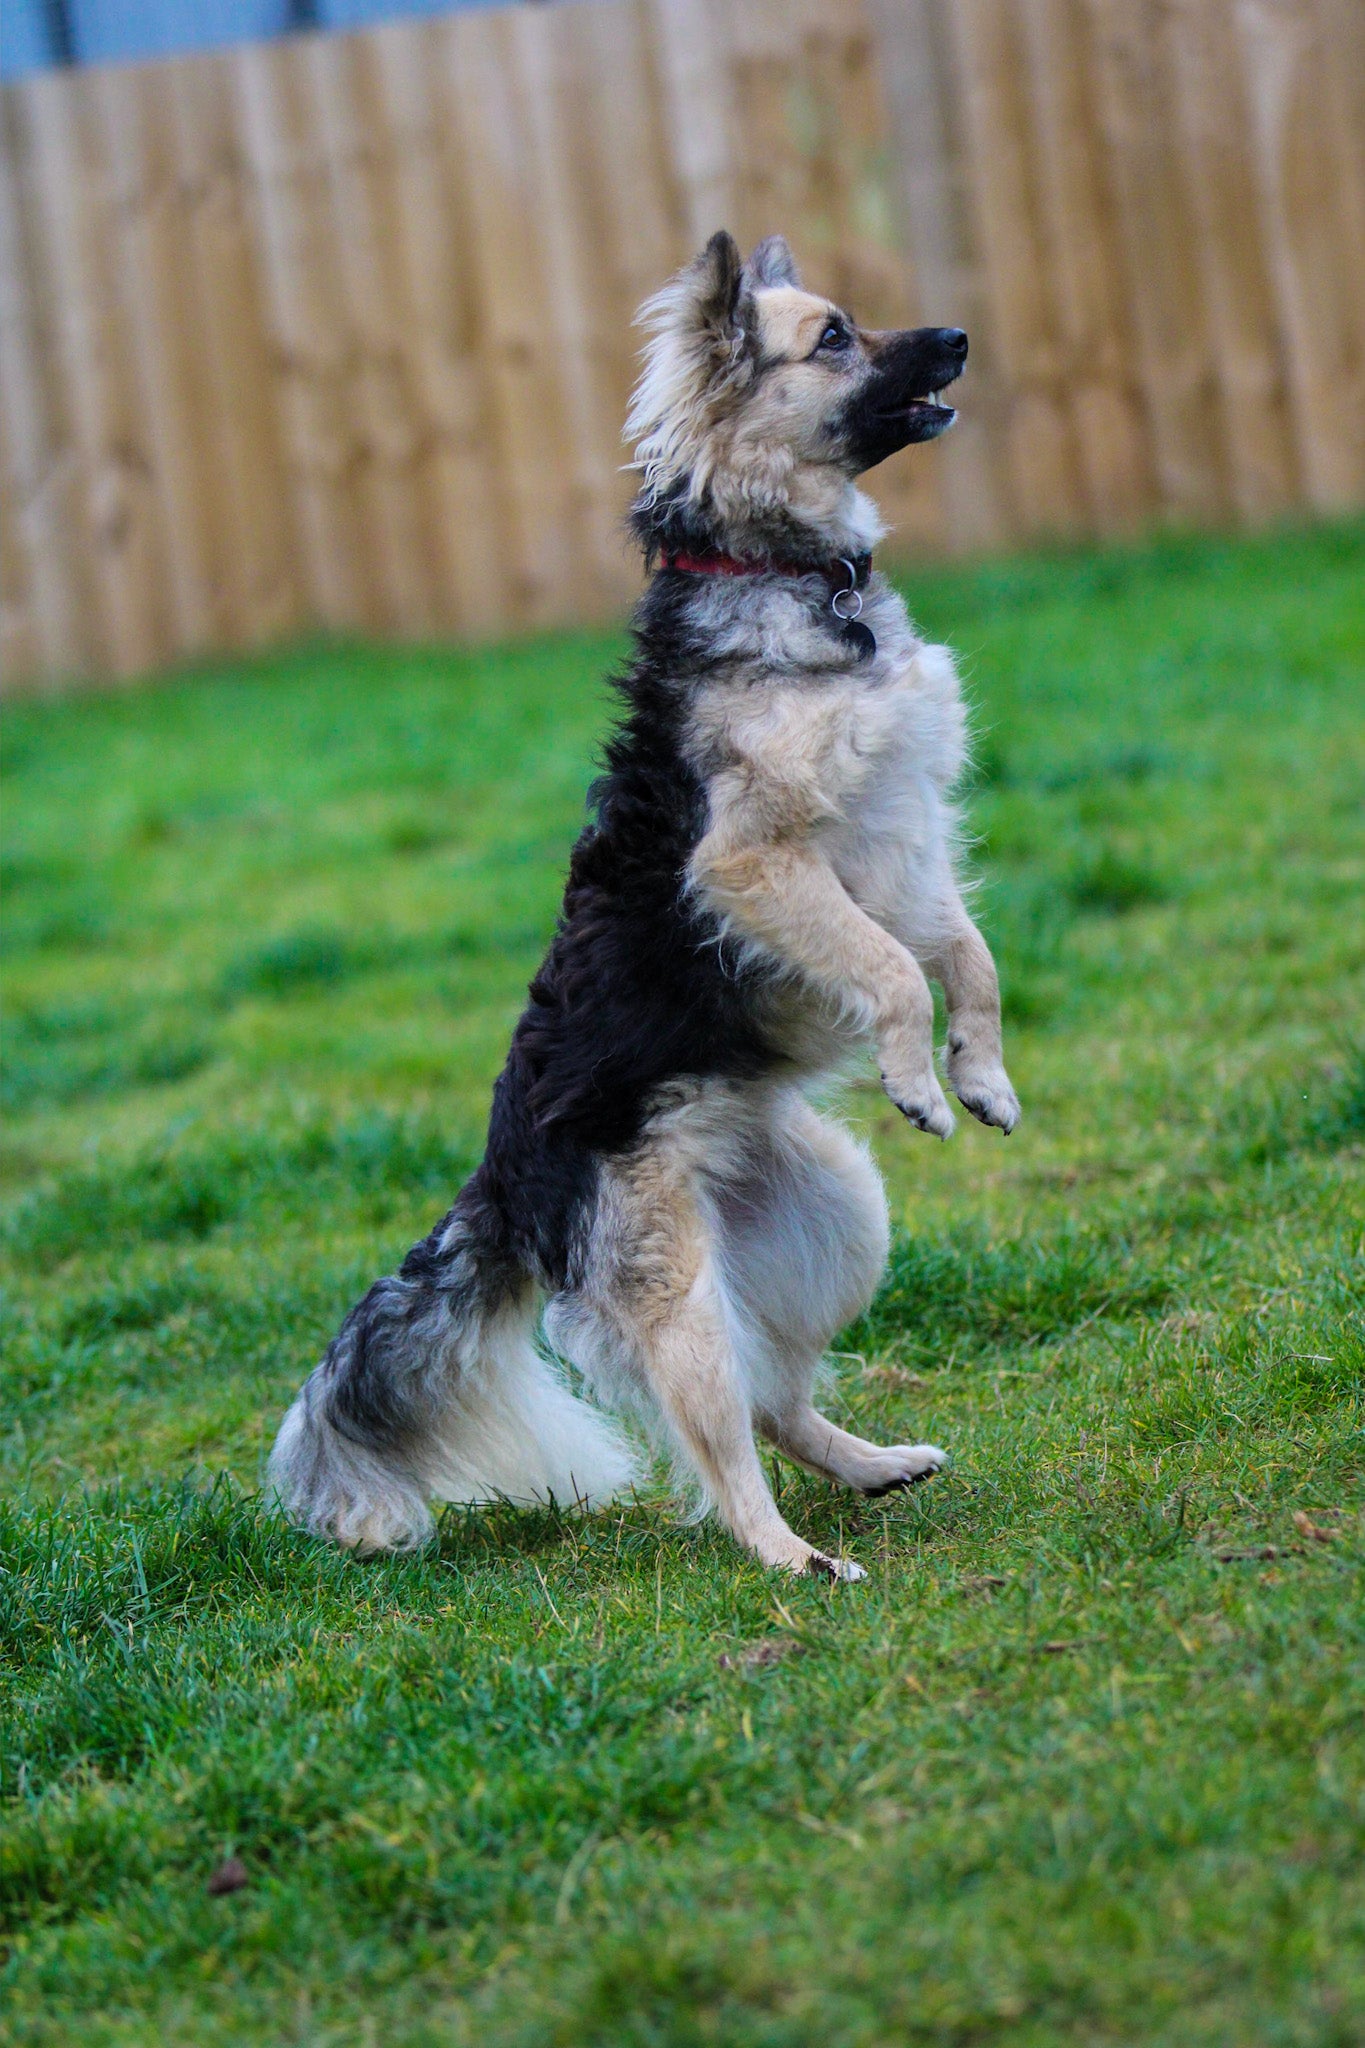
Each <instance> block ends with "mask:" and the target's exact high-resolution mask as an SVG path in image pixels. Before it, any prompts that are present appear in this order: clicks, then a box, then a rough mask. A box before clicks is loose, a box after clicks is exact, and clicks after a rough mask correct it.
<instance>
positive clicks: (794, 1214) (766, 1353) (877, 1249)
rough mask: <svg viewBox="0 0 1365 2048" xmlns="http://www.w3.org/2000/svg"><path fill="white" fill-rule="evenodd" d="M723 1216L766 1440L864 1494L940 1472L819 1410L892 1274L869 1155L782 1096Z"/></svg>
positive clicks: (724, 1244) (913, 1453)
mask: <svg viewBox="0 0 1365 2048" xmlns="http://www.w3.org/2000/svg"><path fill="white" fill-rule="evenodd" d="M716 1207H717V1211H718V1214H719V1216H720V1219H721V1226H722V1228H721V1253H720V1256H721V1260H722V1264H723V1267H724V1270H725V1274H726V1281H727V1286H728V1287H729V1289H730V1290H731V1293H732V1295H733V1297H734V1298H735V1300H736V1301H737V1303H738V1304H739V1307H740V1309H741V1312H742V1313H743V1315H744V1317H745V1320H746V1323H747V1325H748V1327H749V1329H750V1330H751V1332H752V1333H753V1335H752V1341H751V1342H750V1344H749V1346H748V1347H747V1354H746V1355H747V1357H748V1361H749V1370H750V1374H751V1379H752V1397H753V1401H754V1408H755V1415H756V1420H757V1423H758V1427H759V1429H760V1431H761V1432H762V1434H763V1435H764V1436H766V1437H767V1438H768V1440H769V1441H770V1442H771V1443H773V1444H774V1445H776V1447H777V1448H778V1449H779V1450H780V1451H782V1452H783V1453H784V1455H785V1456H787V1457H790V1458H794V1459H795V1460H796V1461H797V1462H798V1463H799V1464H802V1465H806V1466H808V1467H809V1468H810V1469H811V1470H812V1471H815V1472H819V1473H821V1474H823V1475H824V1476H825V1477H826V1478H828V1479H833V1480H836V1481H838V1482H839V1484H841V1485H843V1486H851V1487H854V1488H856V1489H857V1490H858V1492H860V1493H869V1494H879V1493H887V1492H889V1491H890V1490H891V1489H892V1488H893V1487H902V1486H910V1485H913V1484H914V1483H915V1482H916V1481H917V1480H920V1479H927V1478H929V1477H930V1476H931V1475H932V1474H933V1473H935V1472H937V1471H938V1470H939V1469H940V1467H941V1466H942V1465H943V1463H944V1454H943V1452H942V1451H940V1450H939V1449H938V1448H937V1446H936V1445H934V1444H889V1445H881V1444H872V1443H867V1442H865V1441H864V1439H863V1438H862V1437H858V1436H853V1435H851V1434H850V1433H849V1431H847V1430H845V1429H840V1428H839V1426H838V1424H837V1423H834V1422H831V1421H830V1420H829V1418H828V1417H827V1416H824V1415H822V1414H821V1413H820V1411H819V1410H818V1409H817V1408H816V1407H814V1406H813V1405H812V1401H811V1392H812V1388H813V1385H814V1381H815V1376H816V1371H817V1369H818V1366H819V1363H820V1359H821V1357H822V1355H823V1353H824V1351H825V1350H826V1348H827V1346H828V1345H829V1344H830V1343H831V1341H832V1340H833V1338H834V1337H835V1336H836V1335H837V1334H838V1332H839V1331H840V1330H841V1329H842V1328H843V1327H844V1325H845V1324H846V1323H848V1322H851V1321H852V1319H853V1317H854V1316H856V1315H858V1314H860V1313H861V1311H862V1310H863V1309H865V1308H866V1307H867V1305H868V1303H869V1302H870V1301H871V1299H872V1296H873V1294H874V1293H875V1292H876V1288H877V1283H878V1281H879V1280H880V1278H881V1274H882V1269H883V1267H884V1266H885V1263H886V1252H887V1235H888V1226H887V1215H886V1198H885V1195H884V1193H883V1191H882V1184H881V1179H880V1176H879V1175H878V1173H877V1170H876V1168H875V1166H874V1165H873V1163H872V1161H871V1159H870V1158H869V1157H868V1155H867V1153H866V1152H865V1151H864V1150H863V1148H862V1147H861V1146H860V1145H858V1144H856V1143H855V1142H854V1140H853V1139H852V1138H851V1137H850V1136H849V1134H848V1132H847V1131H845V1130H843V1129H842V1128H841V1127H840V1126H839V1125H838V1124H835V1123H832V1122H830V1121H828V1120H827V1119H825V1118H823V1117H820V1116H817V1115H816V1113H815V1112H814V1110H813V1109H811V1107H810V1106H809V1104H808V1103H806V1102H805V1101H804V1100H803V1099H802V1098H801V1097H800V1096H799V1095H796V1094H795V1093H791V1094H788V1095H786V1096H784V1097H780V1098H778V1100H777V1102H776V1104H775V1105H774V1110H773V1113H772V1114H771V1115H770V1116H769V1118H768V1119H767V1120H766V1121H765V1122H764V1123H763V1124H762V1125H759V1126H757V1127H756V1128H755V1130H754V1131H753V1133H752V1135H751V1139H750V1143H749V1145H748V1147H747V1148H746V1151H745V1153H744V1155H743V1157H742V1160H741V1163H740V1165H739V1167H738V1170H734V1169H732V1170H731V1171H730V1172H729V1173H728V1174H727V1175H726V1176H725V1177H724V1179H722V1180H721V1182H720V1183H719V1185H718V1189H717V1195H716Z"/></svg>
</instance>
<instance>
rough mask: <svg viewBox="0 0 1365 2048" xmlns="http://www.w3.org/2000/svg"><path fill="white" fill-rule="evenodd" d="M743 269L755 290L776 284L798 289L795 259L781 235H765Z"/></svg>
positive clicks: (798, 280) (799, 280)
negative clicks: (788, 285)
mask: <svg viewBox="0 0 1365 2048" xmlns="http://www.w3.org/2000/svg"><path fill="white" fill-rule="evenodd" d="M744 268H745V271H746V272H747V274H748V279H749V283H750V284H751V285H752V286H753V288H754V289H755V290H759V289H761V288H763V287H764V286H772V285H778V284H790V285H795V286H796V287H797V289H798V290H799V289H800V286H801V279H800V277H799V276H798V275H797V270H796V259H795V257H794V256H793V255H792V252H791V250H790V249H789V248H788V247H787V244H786V241H785V239H784V237H783V236H781V235H765V236H764V238H763V240H762V241H761V242H760V243H759V245H758V247H757V248H756V249H755V250H754V253H753V255H752V256H751V257H750V258H749V261H748V262H747V263H746V264H745V266H744Z"/></svg>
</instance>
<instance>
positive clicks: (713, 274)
mask: <svg viewBox="0 0 1365 2048" xmlns="http://www.w3.org/2000/svg"><path fill="white" fill-rule="evenodd" d="M691 276H692V281H693V297H692V316H693V319H694V320H695V322H696V325H697V326H698V327H699V328H701V329H703V330H704V331H705V332H707V333H708V334H711V335H714V336H715V338H716V340H717V341H718V342H719V343H721V344H722V347H723V350H724V351H728V350H729V348H730V345H731V343H732V342H733V341H734V338H735V336H736V335H737V334H738V332H739V329H740V325H741V316H740V305H739V295H740V288H741V286H742V284H743V281H744V266H743V264H742V263H741V262H740V257H739V246H738V244H737V243H736V241H735V238H734V236H733V235H731V234H727V233H726V231H725V229H724V228H721V229H720V231H719V232H718V233H717V234H714V235H712V237H711V239H710V241H709V242H708V243H707V245H706V247H705V248H704V249H703V250H702V252H701V254H700V256H698V257H697V259H696V261H695V262H694V263H693V265H692V268H691Z"/></svg>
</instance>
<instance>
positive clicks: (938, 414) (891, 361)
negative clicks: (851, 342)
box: [834, 327, 967, 476]
mask: <svg viewBox="0 0 1365 2048" xmlns="http://www.w3.org/2000/svg"><path fill="white" fill-rule="evenodd" d="M966 360H967V337H966V335H965V334H964V333H963V331H962V329H961V328H960V327H915V328H907V329H906V330H905V331H903V332H902V333H899V334H888V335H887V336H885V338H884V339H882V340H881V345H880V346H879V348H878V349H877V353H876V355H875V356H874V357H873V360H872V367H871V371H870V373H869V375H868V376H867V377H866V378H865V379H864V381H863V383H862V385H861V387H860V389H859V390H858V391H856V392H855V393H854V395H853V396H852V397H851V398H850V399H849V401H848V403H847V405H846V406H845V407H844V409H843V412H842V413H841V414H840V415H839V417H838V419H837V420H836V421H835V424H834V433H835V437H836V440H837V441H838V444H839V447H840V450H841V452H842V454H843V456H844V459H845V460H846V462H847V463H848V465H849V467H850V469H851V470H852V472H853V474H854V475H855V476H860V475H861V474H862V472H863V471H864V470H866V469H875V468H876V466H877V464H878V463H879V462H885V460H886V458H887V456H888V455H894V454H895V453H896V451H897V449H899V448H907V447H909V445H910V443H911V442H912V441H932V440H934V439H936V438H937V436H938V435H939V434H942V433H944V432H945V431H946V430H947V429H948V428H949V427H950V426H951V425H952V424H953V421H954V420H955V419H956V418H957V413H956V411H955V409H954V408H953V407H952V406H951V405H944V404H942V403H941V402H940V400H939V397H938V393H939V392H940V391H943V390H946V388H947V386H948V385H950V384H952V383H955V382H956V380H957V379H958V378H959V377H960V376H961V375H962V369H963V365H964V364H965V363H966Z"/></svg>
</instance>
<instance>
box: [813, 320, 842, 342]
mask: <svg viewBox="0 0 1365 2048" xmlns="http://www.w3.org/2000/svg"><path fill="white" fill-rule="evenodd" d="M817 346H818V347H820V348H846V347H847V346H848V329H847V328H846V327H845V326H844V323H843V321H842V320H831V321H830V323H829V325H828V327H826V329H825V331H824V333H823V334H822V335H821V336H820V340H819V342H818V344H817Z"/></svg>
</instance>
